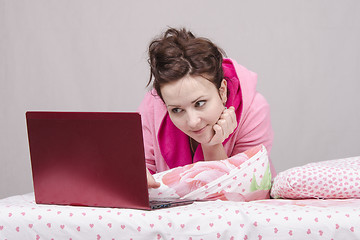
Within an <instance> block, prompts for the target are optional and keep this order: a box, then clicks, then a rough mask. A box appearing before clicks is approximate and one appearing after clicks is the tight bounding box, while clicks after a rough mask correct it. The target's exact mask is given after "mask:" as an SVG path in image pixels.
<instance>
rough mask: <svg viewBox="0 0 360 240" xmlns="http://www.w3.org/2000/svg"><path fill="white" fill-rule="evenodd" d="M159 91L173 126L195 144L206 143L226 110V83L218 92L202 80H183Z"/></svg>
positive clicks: (190, 77)
mask: <svg viewBox="0 0 360 240" xmlns="http://www.w3.org/2000/svg"><path fill="white" fill-rule="evenodd" d="M160 90H161V94H162V97H163V100H164V102H165V105H166V107H167V109H168V112H169V116H170V119H171V120H172V122H173V123H174V125H175V126H176V127H177V128H179V129H180V130H181V131H183V132H184V133H185V134H187V135H188V136H190V137H191V138H193V139H194V140H195V141H197V142H198V143H208V142H209V141H210V140H211V138H212V137H213V136H214V130H213V126H214V124H215V123H216V122H217V121H218V120H219V117H220V115H221V113H222V112H223V111H224V108H225V107H224V102H226V93H227V86H226V81H225V80H223V81H222V83H221V86H220V88H219V89H217V88H216V86H215V85H214V84H213V83H212V82H210V81H209V80H207V79H206V78H204V77H202V76H195V77H193V76H186V77H184V78H181V79H179V80H177V81H175V82H172V83H167V84H165V85H164V86H162V87H161V88H160Z"/></svg>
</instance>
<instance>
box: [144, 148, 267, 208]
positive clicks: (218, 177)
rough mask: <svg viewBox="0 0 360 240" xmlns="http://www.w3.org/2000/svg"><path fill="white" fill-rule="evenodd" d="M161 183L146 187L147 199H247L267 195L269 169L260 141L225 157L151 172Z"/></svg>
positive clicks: (265, 152) (264, 150)
mask: <svg viewBox="0 0 360 240" xmlns="http://www.w3.org/2000/svg"><path fill="white" fill-rule="evenodd" d="M153 176H154V178H155V180H156V181H158V182H160V184H161V186H160V187H159V188H156V189H149V198H150V199H151V200H161V199H174V198H176V199H178V198H180V199H186V200H217V199H220V200H230V201H250V200H257V199H265V198H269V194H270V188H271V173H270V166H269V160H268V156H267V151H266V149H265V147H264V146H263V145H259V146H257V147H253V148H251V149H249V150H247V151H245V152H243V153H239V154H237V155H235V156H232V157H230V158H228V159H226V160H219V161H201V162H196V163H193V164H189V165H186V166H183V167H177V168H173V169H170V170H167V171H164V172H161V173H157V174H154V175H153Z"/></svg>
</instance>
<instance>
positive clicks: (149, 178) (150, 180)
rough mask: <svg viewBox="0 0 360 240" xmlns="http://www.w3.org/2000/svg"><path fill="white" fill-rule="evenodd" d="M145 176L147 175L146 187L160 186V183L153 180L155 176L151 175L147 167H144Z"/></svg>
mask: <svg viewBox="0 0 360 240" xmlns="http://www.w3.org/2000/svg"><path fill="white" fill-rule="evenodd" d="M146 176H147V183H148V188H159V187H160V183H159V182H156V181H155V178H154V177H153V175H152V174H151V173H150V171H149V169H147V168H146Z"/></svg>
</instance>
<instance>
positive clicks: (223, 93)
mask: <svg viewBox="0 0 360 240" xmlns="http://www.w3.org/2000/svg"><path fill="white" fill-rule="evenodd" d="M219 94H220V98H221V100H222V102H223V103H224V105H225V104H226V101H227V82H226V80H225V79H223V80H222V81H221V85H220V88H219Z"/></svg>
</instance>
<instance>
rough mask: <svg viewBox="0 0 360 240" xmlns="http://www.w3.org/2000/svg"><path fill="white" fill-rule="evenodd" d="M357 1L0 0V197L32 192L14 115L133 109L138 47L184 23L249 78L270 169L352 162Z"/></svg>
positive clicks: (19, 118) (357, 86) (19, 120)
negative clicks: (266, 118) (267, 133)
mask: <svg viewBox="0 0 360 240" xmlns="http://www.w3.org/2000/svg"><path fill="white" fill-rule="evenodd" d="M359 12H360V2H359V1H357V0H342V1H335V0H314V1H303V0H294V1H289V0H273V1H265V0H263V1H262V0H259V1H240V0H237V1H233V0H229V1H222V2H221V1H209V0H197V1H189V0H182V1H168V0H153V1H117V0H113V1H111V0H106V1H96V0H86V1H85V0H75V1H74V0H71V1H70V0H63V1H55V0H32V1H26V0H13V1H11V0H0V198H4V197H7V196H11V195H15V194H23V193H27V192H31V191H33V189H32V179H31V166H30V160H29V152H28V145H27V135H26V125H25V116H24V114H25V111H27V110H71V111H135V110H136V108H137V106H138V105H139V103H140V101H141V100H142V97H143V95H144V93H145V91H146V89H145V85H146V82H147V80H148V77H149V71H148V66H147V55H146V50H147V45H148V43H149V42H150V40H151V39H152V38H153V37H154V36H155V35H158V34H159V33H160V32H162V31H163V30H164V29H166V27H167V26H173V27H181V26H186V27H188V28H189V29H190V30H192V31H193V32H194V33H195V34H197V35H200V36H205V37H208V38H210V39H212V40H213V41H214V42H215V43H217V44H219V45H220V46H221V47H222V48H223V49H224V50H225V51H226V52H227V55H228V56H229V57H231V58H234V59H236V60H237V61H238V62H239V63H241V64H242V65H244V66H246V67H247V68H248V69H250V70H252V71H254V72H257V73H258V90H259V91H260V92H261V93H262V94H263V95H264V96H265V97H266V98H267V100H268V101H269V103H270V106H271V111H272V123H273V127H274V131H275V141H274V146H273V150H272V159H273V162H274V164H275V167H276V169H277V171H283V170H285V169H288V168H290V167H294V166H298V165H302V164H305V163H308V162H313V161H322V160H329V159H335V158H341V157H349V156H357V155H360V141H359V134H360V126H359V125H360V124H359V120H360V113H359V109H360V101H359V98H358V93H359V90H360V81H359V80H360V79H359V76H360V44H359V42H360V15H359Z"/></svg>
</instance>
